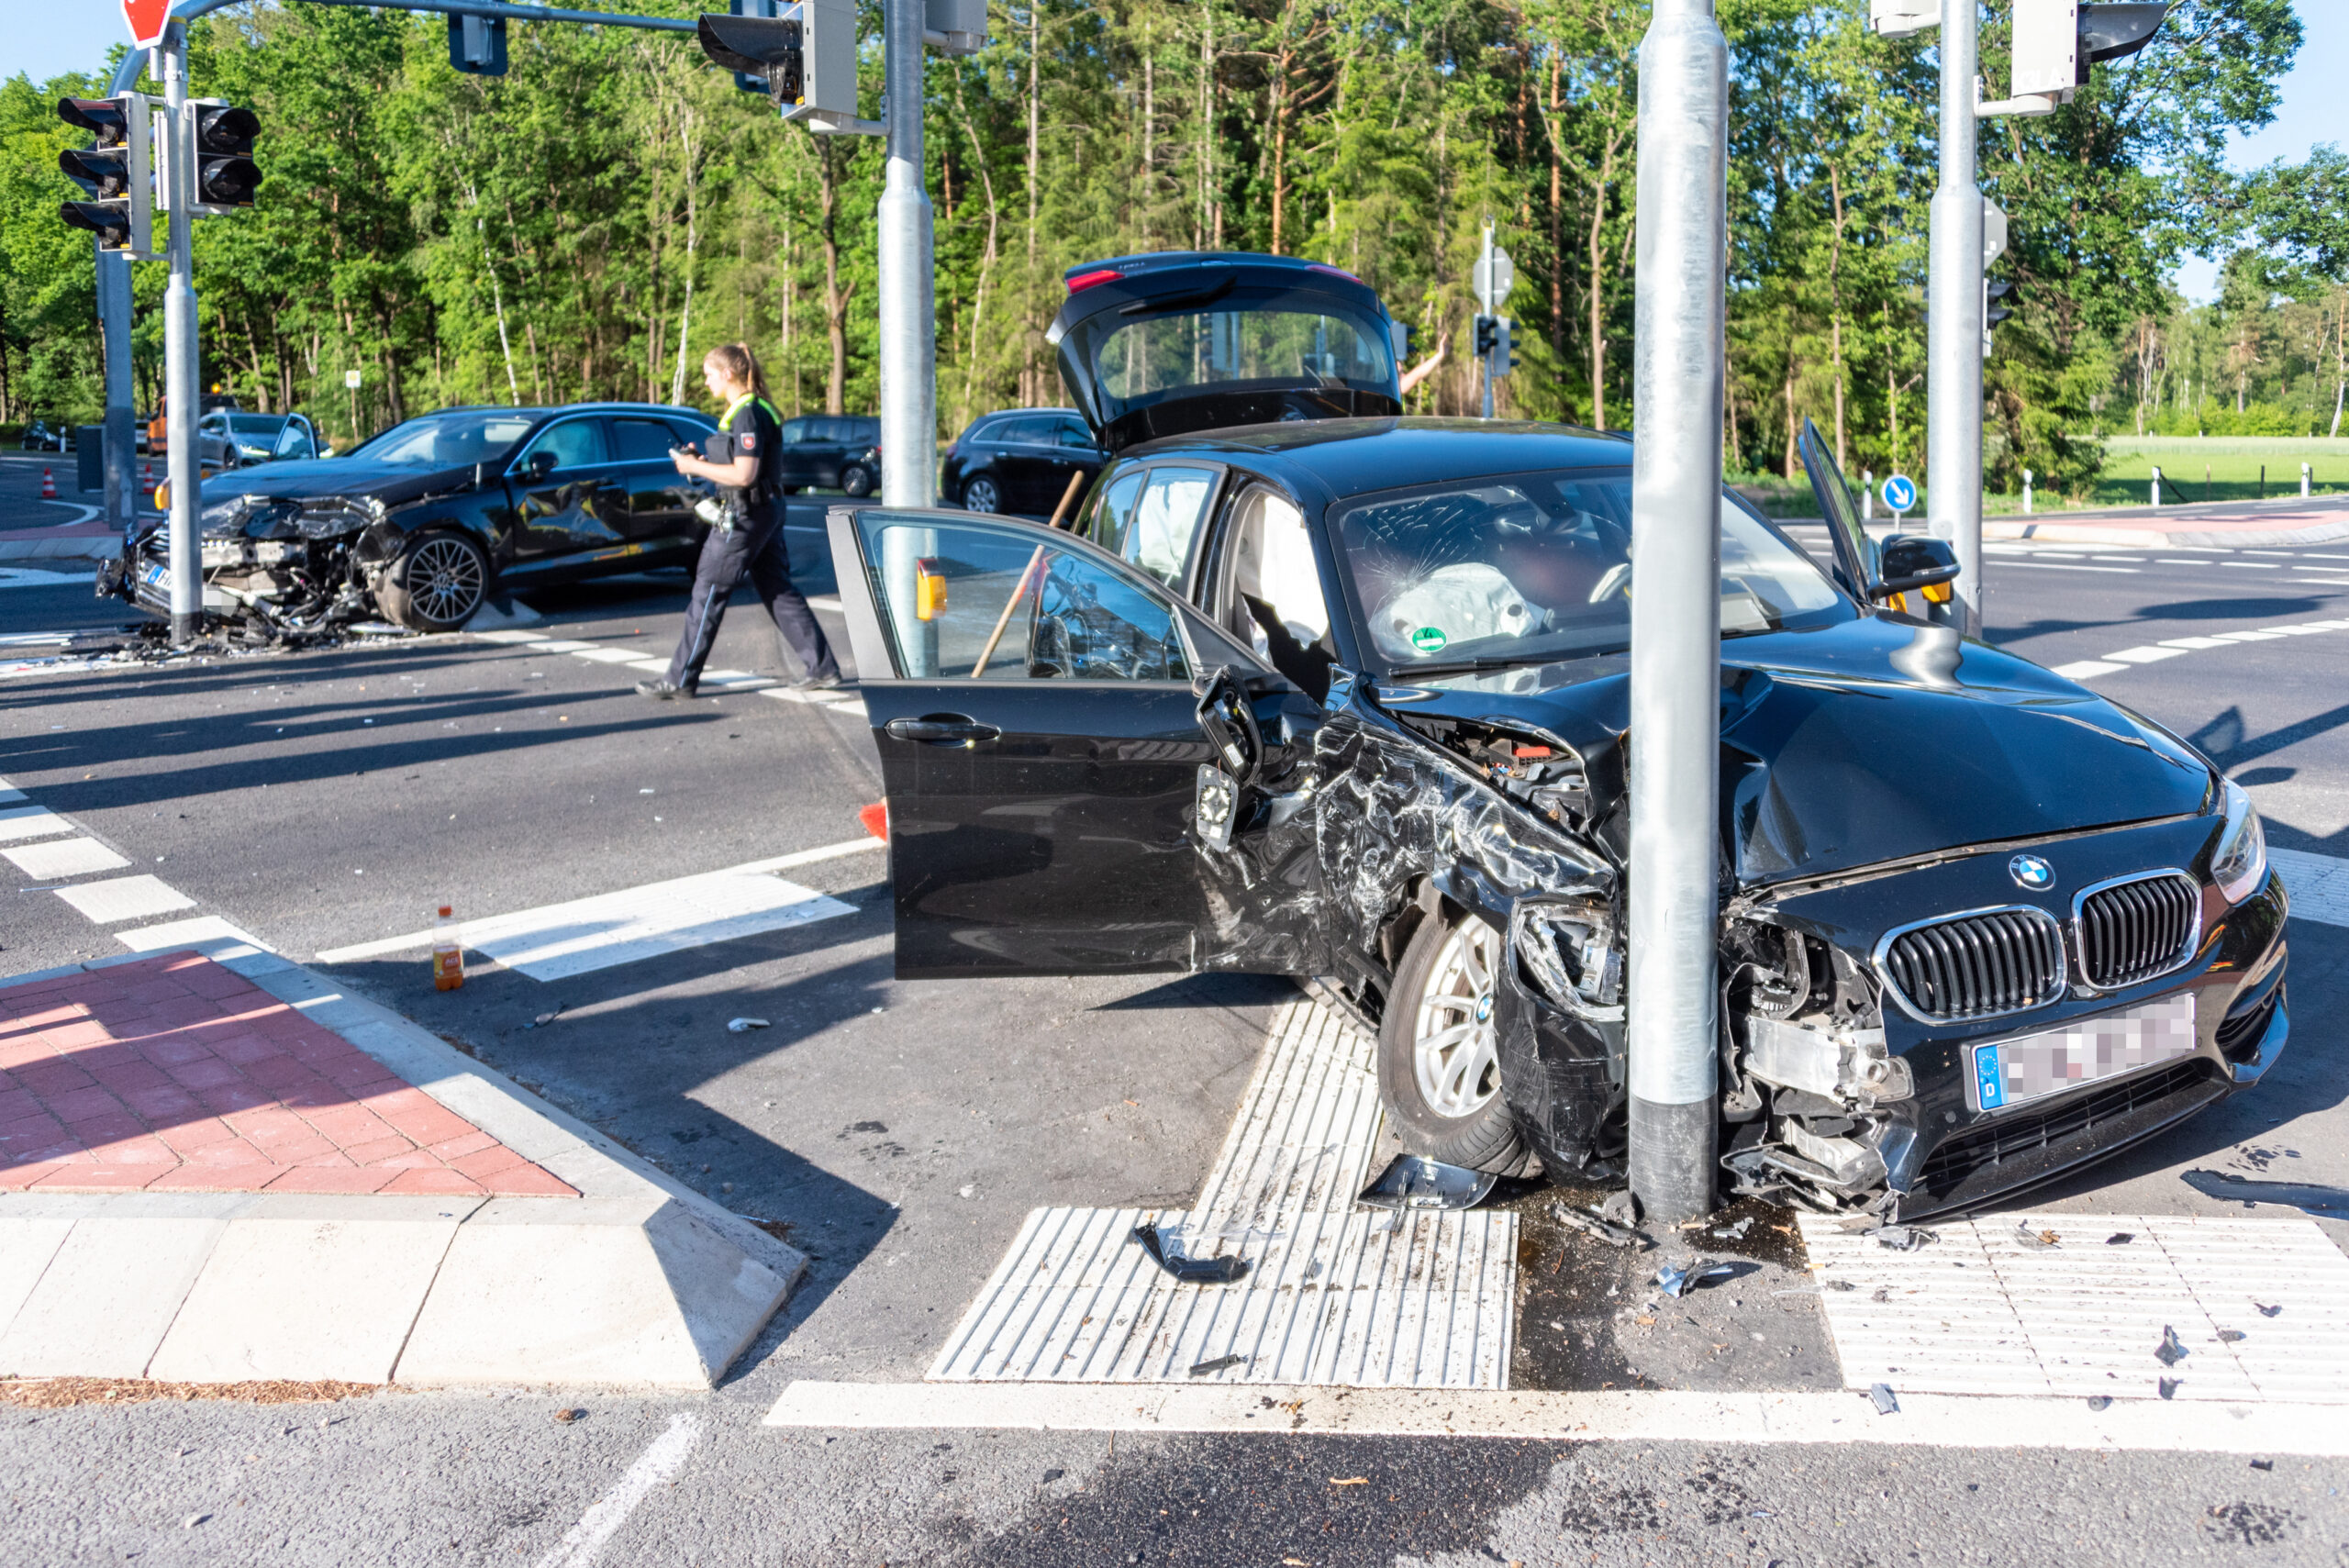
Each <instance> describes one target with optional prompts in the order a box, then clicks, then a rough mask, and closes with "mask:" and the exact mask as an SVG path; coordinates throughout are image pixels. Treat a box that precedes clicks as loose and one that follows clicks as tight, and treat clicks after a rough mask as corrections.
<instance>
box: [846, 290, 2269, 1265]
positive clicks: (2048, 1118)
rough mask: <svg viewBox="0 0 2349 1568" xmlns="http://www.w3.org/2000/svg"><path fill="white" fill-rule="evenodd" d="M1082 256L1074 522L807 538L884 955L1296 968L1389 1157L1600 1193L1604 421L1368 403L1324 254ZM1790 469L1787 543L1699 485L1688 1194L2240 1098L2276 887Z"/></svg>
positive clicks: (2100, 703)
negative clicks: (1711, 530)
mask: <svg viewBox="0 0 2349 1568" xmlns="http://www.w3.org/2000/svg"><path fill="white" fill-rule="evenodd" d="M1091 270H1093V271H1108V272H1112V276H1111V277H1110V278H1109V279H1107V280H1097V281H1095V282H1094V283H1093V284H1091V286H1090V287H1088V288H1086V289H1085V290H1083V291H1081V292H1077V293H1074V294H1073V295H1071V297H1070V299H1069V301H1068V302H1067V305H1066V306H1064V307H1063V311H1062V313H1061V317H1060V319H1059V321H1058V322H1057V323H1056V324H1055V327H1054V329H1053V336H1054V339H1055V340H1056V341H1057V342H1058V343H1059V345H1060V354H1061V368H1062V373H1063V377H1064V378H1065V380H1066V381H1067V383H1068V384H1069V387H1070V389H1071V391H1072V392H1073V393H1074V395H1075V397H1076V401H1077V403H1078V405H1079V406H1081V407H1083V408H1084V409H1085V412H1086V415H1087V417H1088V419H1089V421H1090V422H1091V424H1092V426H1093V428H1095V429H1096V430H1097V431H1098V432H1099V433H1100V435H1101V436H1102V438H1103V440H1104V443H1105V445H1106V446H1108V448H1109V449H1110V450H1112V451H1113V452H1114V453H1115V458H1114V461H1113V462H1112V463H1111V465H1110V467H1109V468H1108V471H1107V472H1106V473H1104V474H1103V476H1102V478H1101V480H1100V481H1099V483H1098V484H1096V486H1095V488H1094V491H1093V494H1092V496H1091V498H1090V501H1089V503H1088V506H1087V509H1086V511H1085V516H1084V517H1083V519H1082V532H1083V535H1084V537H1083V538H1072V537H1070V536H1069V535H1068V534H1066V533H1063V532H1057V531H1054V530H1052V529H1049V528H1044V527H1042V526H1041V525H1038V524H1034V523H1028V522H1021V521H1015V520H1012V519H1008V518H1001V517H972V516H970V515H969V514H967V513H958V512H954V511H950V510H945V509H937V510H924V511H911V510H893V509H890V508H886V507H880V506H867V507H856V508H851V507H842V508H837V509H835V510H834V512H833V513H832V517H831V522H830V538H831V548H832V552H833V559H834V562H835V565H836V568H837V572H838V578H839V581H840V583H841V597H842V603H843V606H844V608H845V610H846V613H847V619H848V624H849V631H850V637H851V639H852V644H853V647H854V651H855V654H856V659H857V663H858V667H859V669H860V671H861V672H862V673H863V690H864V696H865V703H866V706H867V709H868V711H869V713H870V716H871V719H872V723H873V726H874V740H875V743H876V745H877V747H878V749H879V753H880V758H881V762H882V768H883V776H884V780H885V785H886V790H887V795H888V813H889V821H890V829H891V830H890V851H891V873H892V877H893V880H894V883H895V897H896V964H897V973H899V974H900V975H904V976H907V977H924V976H950V975H951V976H965V975H988V974H1016V973H1048V974H1063V973H1092V972H1105V973H1110V972H1113V973H1146V972H1154V971H1166V972H1186V971H1239V972H1250V973H1282V974H1291V975H1298V976H1306V975H1318V976H1326V977H1330V980H1332V981H1333V982H1334V984H1335V986H1336V988H1337V991H1338V993H1339V994H1340V995H1342V996H1343V997H1344V998H1345V999H1346V1002H1347V1005H1349V1006H1352V1007H1353V1008H1355V1009H1356V1010H1357V1012H1358V1015H1359V1017H1360V1018H1362V1019H1363V1020H1364V1022H1365V1023H1367V1024H1369V1025H1371V1026H1372V1027H1375V1029H1377V1030H1378V1040H1379V1044H1378V1053H1377V1054H1378V1062H1379V1074H1380V1084H1381V1088H1382V1091H1383V1095H1384V1100H1385V1105H1386V1114H1387V1116H1388V1117H1389V1118H1390V1121H1391V1125H1392V1126H1393V1127H1394V1129H1396V1130H1397V1133H1398V1134H1399V1135H1400V1136H1401V1138H1402V1140H1403V1141H1404V1143H1405V1144H1406V1146H1407V1147H1408V1148H1410V1149H1411V1150H1413V1151H1417V1152H1419V1153H1423V1154H1428V1155H1432V1156H1434V1157H1436V1158H1439V1159H1442V1160H1445V1161H1450V1162H1454V1163H1458V1164H1463V1165H1470V1166H1475V1167H1477V1168H1479V1169H1483V1170H1487V1171H1498V1172H1524V1171H1527V1170H1529V1169H1531V1166H1532V1164H1533V1162H1535V1161H1536V1160H1537V1159H1538V1161H1539V1162H1540V1165H1541V1167H1542V1169H1543V1170H1544V1171H1545V1172H1547V1173H1550V1174H1551V1175H1552V1176H1553V1177H1555V1178H1558V1179H1562V1180H1574V1181H1583V1182H1609V1181H1613V1180H1616V1179H1619V1178H1620V1175H1621V1173H1622V1169H1623V1161H1624V1153H1625V1142H1626V1133H1625V1119H1626V1118H1625V1113H1626V1104H1627V1101H1626V1082H1625V1022H1624V1019H1625V1006H1624V989H1625V984H1626V982H1625V968H1626V954H1625V949H1624V931H1625V917H1624V911H1625V881H1626V876H1627V873H1628V869H1629V860H1630V855H1629V828H1628V817H1629V797H1628V793H1627V789H1626V781H1625V765H1626V751H1627V748H1626V744H1625V731H1626V727H1627V725H1628V723H1629V712H1630V702H1629V693H1628V685H1629V660H1628V649H1629V644H1630V604H1629V584H1630V580H1631V572H1632V567H1633V561H1634V555H1633V551H1632V533H1633V524H1632V513H1631V443H1630V442H1629V440H1627V439H1622V438H1620V437H1616V436H1609V435H1606V434H1603V433H1599V432H1593V431H1584V430H1574V429H1568V428H1562V427H1557V426H1544V425H1533V424H1504V423H1487V422H1484V421H1472V420H1445V419H1418V418H1401V417H1391V415H1392V412H1393V405H1394V403H1395V401H1396V398H1395V391H1396V384H1395V379H1394V375H1395V373H1394V366H1393V360H1392V354H1391V341H1392V339H1390V337H1389V336H1388V328H1389V326H1390V323H1389V322H1388V320H1387V317H1386V312H1385V311H1384V310H1383V309H1382V308H1381V307H1380V306H1379V305H1378V302H1377V301H1376V299H1375V296H1374V295H1372V293H1371V291H1370V290H1368V289H1367V288H1364V287H1362V286H1361V285H1359V284H1353V283H1352V281H1351V280H1346V279H1344V278H1343V277H1342V275H1330V276H1319V277H1317V276H1313V275H1308V270H1307V269H1304V268H1301V267H1300V266H1299V265H1298V264H1297V263H1294V262H1286V261H1273V260H1270V259H1257V258H1251V257H1239V256H1202V257H1190V256H1186V257H1178V258H1169V259H1162V258H1128V259H1124V260H1122V261H1119V262H1116V263H1109V264H1106V265H1104V266H1103V267H1100V268H1097V269H1091ZM1085 271H1086V269H1080V270H1079V272H1080V273H1082V272H1085ZM1129 334H1139V335H1140V339H1141V340H1140V341H1130V340H1129ZM1145 351H1147V353H1148V354H1149V355H1150V356H1151V357H1152V362H1154V363H1156V364H1157V365H1159V366H1160V369H1159V370H1157V371H1156V372H1154V373H1152V375H1150V376H1148V377H1135V376H1132V375H1130V374H1129V373H1127V371H1126V367H1128V366H1130V365H1131V364H1133V363H1134V362H1136V361H1137V360H1138V359H1140V358H1141V355H1142V354H1143V353H1144V352H1145ZM1316 407H1330V408H1333V410H1334V411H1336V412H1339V413H1341V414H1343V415H1346V416H1348V417H1312V410H1313V409H1315V408H1316ZM1267 409H1275V410H1278V412H1277V413H1272V414H1269V415H1268V414H1266V413H1264V412H1263V411H1264V410H1267ZM1365 411H1366V412H1369V413H1371V414H1373V415H1375V416H1386V417H1360V415H1361V414H1362V413H1363V412H1365ZM1291 413H1297V414H1301V416H1302V417H1295V418H1283V417H1282V416H1283V415H1286V414H1291ZM1152 438H1156V439H1152ZM1802 446H1803V449H1804V455H1805V457H1806V460H1807V461H1808V462H1809V464H1810V467H1811V473H1812V475H1813V479H1814V484H1816V486H1817V488H1818V492H1819V500H1820V506H1821V508H1822V511H1823V513H1824V515H1825V516H1826V517H1828V518H1830V519H1831V523H1832V525H1833V526H1832V527H1831V530H1830V531H1831V543H1832V555H1833V559H1832V562H1831V564H1830V565H1829V566H1827V567H1824V568H1822V567H1821V566H1820V564H1818V563H1817V562H1814V561H1813V560H1812V559H1811V558H1810V557H1809V555H1807V554H1806V553H1805V552H1804V551H1803V550H1801V549H1800V548H1799V547H1798V546H1797V545H1796V544H1795V543H1793V542H1792V541H1791V540H1790V539H1788V538H1787V536H1786V535H1785V534H1783V533H1781V532H1780V531H1779V530H1778V529H1777V528H1776V526H1775V525H1773V524H1772V523H1770V522H1769V521H1767V520H1766V519H1765V518H1764V517H1762V516H1761V515H1760V514H1759V513H1758V512H1756V511H1754V510H1753V508H1752V507H1750V506H1746V505H1744V504H1742V502H1740V501H1739V500H1738V499H1737V498H1736V497H1735V496H1734V495H1724V497H1723V502H1722V512H1721V532H1720V550H1721V590H1720V617H1721V633H1722V642H1721V676H1720V738H1721V739H1720V770H1721V771H1720V800H1721V819H1720V866H1721V904H1720V922H1719V927H1718V930H1719V950H1718V957H1719V963H1720V979H1721V994H1720V1063H1721V1090H1720V1101H1719V1106H1718V1110H1719V1115H1720V1123H1721V1146H1722V1149H1723V1156H1722V1161H1721V1163H1722V1166H1723V1167H1724V1170H1725V1173H1726V1177H1727V1185H1728V1186H1729V1188H1730V1189H1731V1191H1733V1192H1737V1193H1744V1194H1755V1195H1763V1196H1765V1197H1768V1198H1771V1199H1773V1200H1776V1201H1778V1202H1782V1203H1787V1204H1793V1205H1798V1206H1801V1207H1808V1208H1812V1209H1819V1210H1827V1211H1866V1212H1872V1213H1874V1214H1876V1215H1878V1216H1883V1217H1887V1218H1898V1217H1915V1216H1920V1215H1924V1214H1930V1213H1934V1212H1948V1211H1955V1210H1963V1209H1966V1208H1971V1207H1977V1206H1979V1205H1981V1204H1982V1203H1984V1202H1985V1201H1986V1200H1987V1199H1989V1198H1992V1197H1994V1196H1998V1195H2005V1194H2009V1193H2012V1192H2014V1191H2017V1190H2019V1189H2021V1188H2024V1187H2028V1186H2031V1185H2033V1184H2039V1183H2042V1182H2044V1181H2047V1180H2049V1179H2051V1178H2053V1177H2054V1176H2056V1175H2058V1174H2060V1173H2065V1172H2067V1171H2070V1170H2073V1169H2075V1168H2076V1167H2078V1166H2080V1165H2083V1164H2085V1163H2087V1162H2092V1161H2096V1160H2100V1159H2103V1158H2105V1157H2107V1156H2109V1155H2110V1154H2111V1153H2113V1152H2114V1151H2117V1150H2120V1149H2122V1148H2125V1147H2127V1146H2129V1145H2131V1144H2133V1143H2136V1142H2139V1141H2141V1140H2144V1139H2147V1138H2150V1137H2153V1136H2154V1135H2155V1134H2156V1133H2159V1132H2161V1131H2162V1130H2164V1129H2167V1128H2169V1127H2171V1126H2173V1125H2175V1124H2176V1123H2177V1122H2179V1121H2181V1120H2182V1119H2184V1118H2187V1117H2188V1116H2191V1115H2192V1114H2193V1113H2195V1112H2196V1111H2198V1110H2199V1109H2201V1108H2202V1107H2204V1106H2209V1105H2210V1104H2212V1103H2213V1102H2215V1101H2217V1100H2220V1099H2221V1098H2224V1097H2226V1096H2227V1095H2231V1094H2232V1093H2234V1092H2236V1091H2237V1090H2240V1089H2242V1088H2244V1087H2246V1086H2248V1085H2250V1084H2254V1083H2257V1082H2258V1081H2259V1080H2260V1078H2261V1077H2262V1076H2263V1075H2264V1074H2265V1073H2266V1072H2267V1070H2268V1069H2269V1068H2270V1067H2271V1066H2273V1065H2274V1063H2275V1062H2276V1061H2277V1057H2278V1054H2279V1053H2280V1052H2281V1051H2282V1050H2283V1047H2284V1044H2285V1040H2286V1038H2287V1035H2288V1020H2287V1018H2286V1011H2285V995H2284V970H2285V946H2284V921H2285V914H2286V904H2285V895H2284V891H2283V888H2282V884H2281V883H2280V882H2279V881H2278V880H2277V878H2276V877H2275V876H2274V875H2272V874H2271V873H2270V872H2269V869H2268V867H2267V863H2266V848H2265V843H2264V840H2263V836H2262V828H2261V826H2260V821H2259V817H2258V816H2257V814H2256V813H2255V812H2254V810H2253V808H2252V806H2251V803H2250V800H2249V798H2248V797H2247V796H2246V795H2245V794H2244V792H2243V790H2242V789H2241V788H2240V787H2238V786H2237V785H2235V784H2233V783H2232V782H2230V781H2229V780H2227V779H2226V778H2225V777H2224V776H2223V775H2222V774H2221V773H2220V771H2219V770H2218V769H2217V768H2216V767H2215V766H2213V765H2212V763H2211V762H2210V760H2209V759H2208V758H2206V757H2204V756H2202V755H2201V754H2200V753H2199V752H2198V751H2195V750H2194V749H2193V748H2192V747H2191V746H2189V745H2188V744H2187V743H2185V742H2184V741H2182V740H2179V739H2178V738H2177V737H2176V736H2174V735H2172V734H2170V733H2169V732H2168V731H2166V730H2165V729H2163V728H2161V727H2160V726H2158V725H2155V724H2154V723H2152V722H2150V721H2148V720H2146V719H2144V718H2143V717H2139V716H2138V715H2136V714H2133V713H2132V712H2130V711H2129V710H2127V709H2126V708H2123V707H2121V706H2119V705H2117V704H2115V703H2113V702H2111V701H2110V700H2108V699H2106V698H2104V697H2102V696H2099V695H2098V694H2096V693H2095V692H2092V691H2089V690H2087V689H2085V688H2083V687H2081V686H2079V685H2077V684H2074V683H2073V682H2070V681H2067V680H2064V679H2062V678H2060V677H2058V676H2056V675H2054V674H2053V673H2049V672H2048V671H2046V670H2043V669H2042V668H2040V667H2038V666H2037V665H2034V664H2032V663H2031V662H2028V661H2025V660H2023V659H2021V658H2018V657H2015V656H2014V655H2012V654H2009V653H2004V652H2001V651H1999V650H1998V649H1997V648H1994V647H1992V646H1990V645H1988V644H1987V643H1984V642H1979V641H1974V640H1969V639H1965V638H1964V637H1962V636H1961V635H1960V634H1959V633H1958V631H1957V630H1956V629H1955V628H1953V627H1951V626H1949V625H1944V624H1940V623H1939V622H1938V621H1937V620H1936V619H1935V618H1934V617H1935V616H1936V615H1937V614H1939V613H1941V612H1940V611H1938V610H1936V609H1935V608H1934V606H1932V604H1931V603H1930V601H1931V600H1932V599H1933V598H1935V597H1941V598H1946V596H1947V589H1946V584H1947V582H1948V580H1949V578H1950V577H1951V576H1952V575H1953V574H1954V570H1955V567H1954V561H1953V560H1952V558H1951V556H1950V553H1949V550H1948V549H1947V547H1946V546H1945V545H1943V544H1940V543H1938V542H1937V541H1933V540H1929V539H1894V540H1889V541H1881V542H1879V541H1875V540H1872V539H1870V537H1869V536H1868V535H1867V533H1866V532H1865V529H1863V528H1861V526H1860V522H1859V518H1858V514H1857V507H1856V506H1855V505H1854V497H1853V494H1852V492H1851V490H1850V488H1849V486H1848V485H1847V484H1845V483H1844V481H1843V479H1842V475H1841V474H1840V473H1838V472H1837V471H1836V469H1835V466H1834V464H1833V462H1831V459H1830V458H1829V456H1828V454H1827V453H1826V452H1825V451H1824V450H1823V449H1822V448H1821V446H1820V443H1819V441H1818V440H1817V438H1816V432H1806V433H1805V435H1804V438H1803V440H1802Z"/></svg>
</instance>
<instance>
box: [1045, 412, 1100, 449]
mask: <svg viewBox="0 0 2349 1568" xmlns="http://www.w3.org/2000/svg"><path fill="white" fill-rule="evenodd" d="M1052 428H1053V430H1054V432H1055V433H1056V434H1057V435H1058V436H1059V438H1060V443H1061V445H1063V446H1064V447H1086V448H1090V447H1091V446H1092V445H1093V432H1092V431H1090V430H1088V429H1086V428H1085V423H1084V421H1083V420H1081V419H1062V420H1059V421H1057V422H1056V423H1055V424H1054V425H1053V427H1052Z"/></svg>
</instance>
